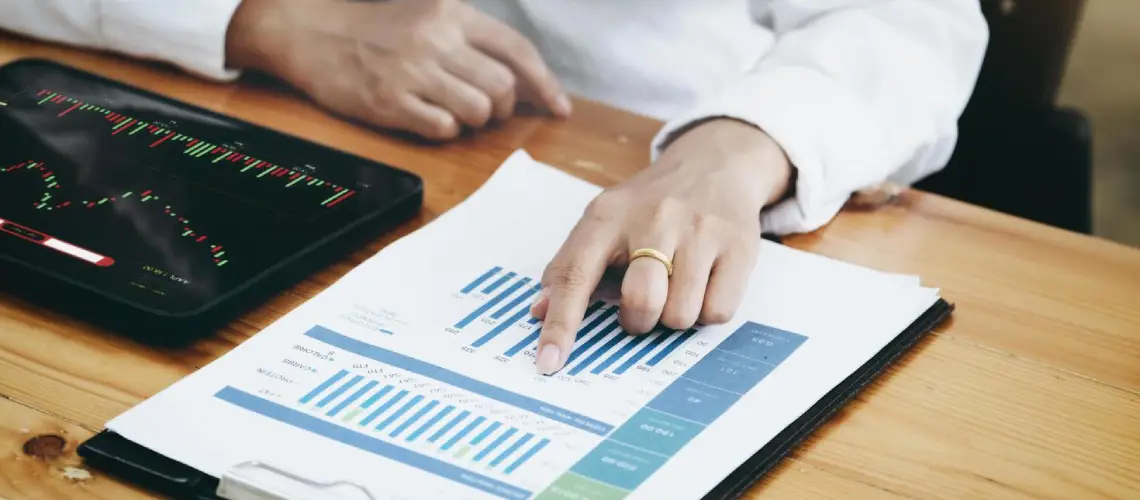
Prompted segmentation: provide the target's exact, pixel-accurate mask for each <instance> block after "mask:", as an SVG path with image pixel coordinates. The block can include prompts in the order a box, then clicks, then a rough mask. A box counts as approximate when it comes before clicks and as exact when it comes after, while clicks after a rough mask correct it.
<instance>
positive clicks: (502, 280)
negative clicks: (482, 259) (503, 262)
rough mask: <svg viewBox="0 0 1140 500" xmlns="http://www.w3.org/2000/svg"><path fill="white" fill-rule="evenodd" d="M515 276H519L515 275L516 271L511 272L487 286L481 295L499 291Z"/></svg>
mask: <svg viewBox="0 0 1140 500" xmlns="http://www.w3.org/2000/svg"><path fill="white" fill-rule="evenodd" d="M515 276H517V274H515V273H514V271H511V272H509V273H507V274H506V275H504V276H503V277H502V278H499V279H497V280H495V282H494V283H491V284H490V285H487V288H484V289H483V291H482V292H480V293H491V292H493V291H495V290H498V288H499V287H501V286H503V284H504V283H506V282H508V281H510V280H511V278H514V277H515Z"/></svg>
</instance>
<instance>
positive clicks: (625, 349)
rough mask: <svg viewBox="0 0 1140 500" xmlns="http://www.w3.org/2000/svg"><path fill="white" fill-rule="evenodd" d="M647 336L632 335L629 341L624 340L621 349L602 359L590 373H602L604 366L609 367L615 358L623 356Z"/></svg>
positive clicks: (614, 361) (615, 360) (647, 336)
mask: <svg viewBox="0 0 1140 500" xmlns="http://www.w3.org/2000/svg"><path fill="white" fill-rule="evenodd" d="M647 338H649V335H634V336H633V338H631V339H629V342H626V343H625V345H623V346H621V349H618V351H617V352H615V353H614V354H613V355H612V356H610V357H608V358H606V360H605V361H602V363H601V364H600V365H598V366H595V367H594V369H593V370H590V373H593V374H594V375H597V374H599V373H602V372H603V371H605V369H606V368H609V367H610V366H612V365H613V364H614V363H616V362H617V360H619V359H621V358H624V357H625V355H626V354H629V351H632V350H633V348H634V347H637V345H638V344H640V343H642V342H645V339H647Z"/></svg>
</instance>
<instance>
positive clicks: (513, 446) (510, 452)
mask: <svg viewBox="0 0 1140 500" xmlns="http://www.w3.org/2000/svg"><path fill="white" fill-rule="evenodd" d="M533 437H534V434H531V433H529V432H528V433H526V435H524V436H523V437H522V438H520V439H518V440H516V441H515V442H514V443H512V444H511V446H509V447H508V448H507V449H506V450H505V451H503V452H502V453H500V454H499V456H497V457H495V459H494V460H491V467H498V466H499V464H501V463H503V460H506V459H507V458H508V457H510V456H511V455H514V453H515V452H516V451H519V448H522V447H523V445H525V444H526V443H527V441H530V440H531V438H533Z"/></svg>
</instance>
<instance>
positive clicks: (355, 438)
mask: <svg viewBox="0 0 1140 500" xmlns="http://www.w3.org/2000/svg"><path fill="white" fill-rule="evenodd" d="M215 397H217V398H218V399H220V400H222V401H226V402H229V403H231V404H233V405H235V406H238V407H240V408H244V409H246V410H249V411H251V412H254V413H257V414H260V415H262V416H265V417H267V418H271V419H273V420H276V421H278V422H282V423H285V424H289V425H292V426H294V427H297V428H299V429H304V430H305V431H308V432H311V433H313V434H316V435H319V436H322V437H325V438H328V439H331V440H333V441H337V442H340V443H344V444H347V445H349V446H352V447H355V448H358V449H360V450H363V451H367V452H369V453H372V454H375V455H378V456H382V457H386V458H389V459H391V460H395V461H397V462H400V463H403V464H406V465H408V466H411V467H415V468H417V469H420V470H422V471H425V472H428V473H431V474H435V475H437V476H439V477H442V478H446V479H448V480H451V481H454V482H456V483H458V484H462V485H463V486H466V487H469V488H474V489H477V490H480V491H484V492H487V493H490V494H492V495H495V496H497V497H499V498H507V499H512V500H513V499H518V500H523V499H527V498H530V497H531V494H532V492H530V491H527V490H524V489H521V488H518V487H516V486H512V485H510V484H508V483H504V482H502V481H498V480H496V479H493V478H490V477H487V476H484V475H481V474H478V473H475V472H471V471H469V470H466V469H464V468H461V467H458V466H455V465H452V464H449V463H447V462H444V461H442V460H438V459H436V458H433V457H430V456H427V455H423V454H421V453H417V452H415V451H412V450H409V449H407V448H402V447H400V446H396V445H393V444H391V443H387V442H384V441H382V440H379V439H376V438H374V437H372V436H368V435H366V434H361V433H359V432H356V431H353V430H351V429H348V428H345V427H341V426H339V425H336V424H334V423H332V422H327V421H324V420H321V419H319V418H316V417H313V416H311V415H306V414H305V413H304V412H300V411H297V410H294V409H292V408H288V407H285V406H281V405H279V404H277V403H273V402H270V401H266V400H264V399H261V398H259V397H257V396H254V395H252V394H248V393H246V392H243V391H240V390H238V389H235V388H233V387H226V388H224V389H222V390H220V391H218V393H217V394H216V395H215Z"/></svg>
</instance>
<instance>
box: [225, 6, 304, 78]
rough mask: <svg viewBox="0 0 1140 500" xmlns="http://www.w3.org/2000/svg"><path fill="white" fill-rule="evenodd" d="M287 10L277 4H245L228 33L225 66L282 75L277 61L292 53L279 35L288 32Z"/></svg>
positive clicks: (231, 21) (234, 17)
mask: <svg viewBox="0 0 1140 500" xmlns="http://www.w3.org/2000/svg"><path fill="white" fill-rule="evenodd" d="M288 10H289V7H286V6H281V5H280V4H279V2H277V0H242V2H241V4H240V5H239V6H238V8H237V10H236V11H235V12H234V15H233V18H232V19H231V20H230V26H229V29H228V30H227V31H226V66H227V67H229V68H232V69H242V70H248V69H252V70H257V71H263V72H266V73H273V74H277V73H280V71H279V69H280V68H278V67H277V65H278V63H277V62H275V61H278V60H280V57H281V55H282V54H284V53H287V52H288V50H289V49H288V48H287V47H286V46H284V45H283V44H282V43H280V42H282V41H283V39H282V38H281V37H279V36H277V34H278V33H282V32H284V31H285V30H284V29H282V26H283V25H284V23H285V20H284V18H283V16H284V15H285V14H286V13H287V12H288Z"/></svg>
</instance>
